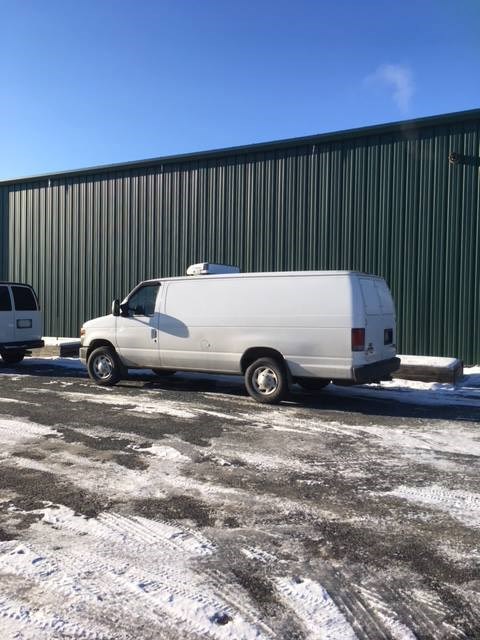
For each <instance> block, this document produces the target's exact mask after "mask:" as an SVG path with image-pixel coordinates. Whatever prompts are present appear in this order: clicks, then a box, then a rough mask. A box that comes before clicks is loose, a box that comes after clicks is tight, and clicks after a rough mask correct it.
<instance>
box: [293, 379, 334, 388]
mask: <svg viewBox="0 0 480 640" xmlns="http://www.w3.org/2000/svg"><path fill="white" fill-rule="evenodd" d="M296 382H297V383H298V384H299V385H300V386H301V387H302V389H305V390H306V391H320V389H323V388H324V387H326V386H327V385H328V384H330V380H325V379H324V378H297V380H296Z"/></svg>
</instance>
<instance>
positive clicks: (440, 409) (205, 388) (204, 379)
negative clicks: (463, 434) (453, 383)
mask: <svg viewBox="0 0 480 640" xmlns="http://www.w3.org/2000/svg"><path fill="white" fill-rule="evenodd" d="M1 374H8V375H13V376H31V377H44V378H57V379H75V378H76V379H78V378H81V379H88V375H87V372H86V370H85V369H84V368H83V367H80V366H75V365H74V366H65V365H64V364H61V363H59V364H55V363H54V362H52V361H49V362H44V361H42V360H41V359H33V358H32V359H27V360H25V361H24V363H21V364H19V365H16V366H7V365H5V364H3V363H1V364H0V384H1V377H2V376H1ZM93 384H94V383H93V382H92V385H93ZM117 387H119V388H122V387H123V388H128V389H130V390H132V389H135V388H137V389H138V390H139V392H141V389H148V390H158V391H161V390H162V389H163V390H165V391H171V392H173V393H176V394H179V395H181V394H183V393H191V392H199V393H219V394H223V395H224V396H231V397H232V398H235V397H248V394H247V392H246V390H245V386H244V384H243V379H242V378H241V377H237V376H217V375H208V374H201V373H199V374H193V373H177V374H175V375H173V376H165V377H158V376H155V375H154V374H153V373H150V372H149V371H146V370H145V371H143V370H141V371H133V372H131V373H130V375H129V378H128V379H127V380H124V381H122V382H120V383H119V384H118V385H117ZM360 390H361V388H360ZM358 391H359V389H357V388H353V387H337V386H334V385H331V386H329V387H327V388H325V389H323V390H322V391H318V392H315V393H307V392H304V391H302V389H300V387H298V386H297V385H295V386H294V388H293V390H292V392H291V394H290V397H289V398H288V400H286V401H285V402H284V403H283V404H282V405H281V406H283V407H285V408H288V406H291V407H295V408H297V409H301V408H306V409H310V410H312V409H313V410H316V411H318V412H319V414H320V413H321V412H325V411H335V412H340V413H359V414H362V415H367V416H382V417H396V418H417V419H424V420H425V419H426V420H428V419H431V420H452V421H461V422H465V421H468V422H480V402H479V400H478V399H477V397H476V393H472V394H471V397H468V396H465V395H464V397H463V398H462V403H463V404H455V403H454V400H455V399H453V398H452V400H450V399H449V397H448V394H446V393H439V392H437V391H435V390H430V391H425V390H421V391H420V390H418V391H417V390H415V389H412V390H408V391H404V392H402V393H401V395H404V394H405V396H406V394H408V401H402V400H399V399H395V398H393V399H392V397H391V390H390V389H385V390H384V389H381V388H380V389H378V390H375V391H372V392H371V393H368V395H363V396H362V395H361V394H358ZM429 403H430V404H429ZM255 406H256V404H255V401H254V400H251V409H252V410H254V408H255ZM232 410H234V407H232Z"/></svg>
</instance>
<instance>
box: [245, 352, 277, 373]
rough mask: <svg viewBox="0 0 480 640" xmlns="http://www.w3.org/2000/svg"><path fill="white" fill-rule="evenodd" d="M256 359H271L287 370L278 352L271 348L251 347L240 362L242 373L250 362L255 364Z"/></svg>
mask: <svg viewBox="0 0 480 640" xmlns="http://www.w3.org/2000/svg"><path fill="white" fill-rule="evenodd" d="M258 358H273V359H274V360H277V361H278V362H281V363H282V364H283V365H284V366H285V368H286V369H287V370H288V367H287V366H286V364H285V358H284V357H283V356H282V354H281V353H280V351H277V350H276V349H272V348H271V347H251V348H250V349H247V350H246V351H245V353H244V354H243V356H242V359H241V360H240V367H241V370H242V373H245V371H246V370H247V369H248V367H249V366H250V365H251V364H252V362H255V360H258Z"/></svg>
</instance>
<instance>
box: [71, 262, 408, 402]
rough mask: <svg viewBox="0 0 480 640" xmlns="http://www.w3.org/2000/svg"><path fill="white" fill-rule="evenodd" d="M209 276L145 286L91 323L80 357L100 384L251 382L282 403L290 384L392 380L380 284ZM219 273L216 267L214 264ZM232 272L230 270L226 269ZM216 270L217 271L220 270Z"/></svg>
mask: <svg viewBox="0 0 480 640" xmlns="http://www.w3.org/2000/svg"><path fill="white" fill-rule="evenodd" d="M204 264H206V265H207V267H206V268H204V269H203V270H202V269H195V268H193V267H190V268H189V272H190V273H200V274H202V273H204V274H206V275H193V276H187V277H180V278H161V279H158V280H157V279H155V280H149V281H146V282H142V283H141V284H139V285H138V286H137V287H135V289H133V291H132V292H131V293H130V294H129V295H128V296H127V297H126V298H125V300H124V301H123V302H122V304H119V302H118V300H114V301H113V305H112V315H108V316H104V317H102V318H96V319H95V320H90V321H89V322H86V323H85V324H84V326H83V327H82V330H81V345H82V346H81V348H80V358H81V360H82V362H83V363H84V364H86V365H87V367H88V372H89V375H90V377H91V378H92V379H93V380H95V382H97V383H98V384H100V385H113V384H116V383H117V382H118V381H119V380H120V379H121V378H122V377H124V376H125V375H126V373H127V370H128V369H130V368H132V369H133V368H146V367H148V368H150V369H153V371H154V372H155V373H157V374H158V375H165V374H171V373H174V372H175V371H201V372H207V373H226V374H237V375H244V376H245V383H246V387H247V390H248V392H249V394H250V395H251V396H252V397H253V398H255V400H258V401H259V402H265V403H276V402H279V401H280V400H281V399H282V398H283V397H284V396H285V394H286V392H287V390H288V386H289V384H291V383H292V382H297V383H299V384H300V385H301V386H303V387H305V388H307V389H319V388H321V387H323V386H325V385H327V384H328V383H329V382H330V381H332V380H333V381H335V382H339V383H342V384H362V383H365V382H372V381H379V380H382V379H389V376H390V374H391V373H392V372H393V371H395V370H396V369H397V368H398V367H399V364H400V360H399V359H398V358H396V357H395V356H396V346H395V309H394V305H393V300H392V297H391V295H390V291H389V289H388V287H387V285H386V283H385V281H384V280H383V279H382V278H379V277H376V276H371V275H366V274H362V273H356V272H352V271H296V272H278V273H231V272H228V273H223V274H221V273H214V274H210V271H209V268H208V263H204ZM214 266H217V267H218V265H214ZM229 269H230V270H231V268H229ZM217 271H218V268H217Z"/></svg>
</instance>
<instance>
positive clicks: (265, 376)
mask: <svg viewBox="0 0 480 640" xmlns="http://www.w3.org/2000/svg"><path fill="white" fill-rule="evenodd" d="M252 384H253V388H254V389H255V391H256V392H257V393H260V394H261V395H262V396H269V395H271V394H272V393H274V392H275V391H276V390H277V389H278V376H277V374H276V372H275V371H274V370H273V369H271V368H270V367H258V369H255V371H254V373H253V378H252Z"/></svg>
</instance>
